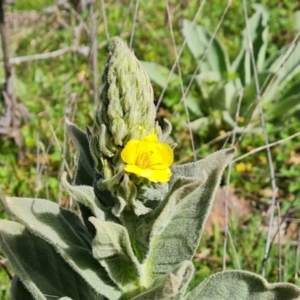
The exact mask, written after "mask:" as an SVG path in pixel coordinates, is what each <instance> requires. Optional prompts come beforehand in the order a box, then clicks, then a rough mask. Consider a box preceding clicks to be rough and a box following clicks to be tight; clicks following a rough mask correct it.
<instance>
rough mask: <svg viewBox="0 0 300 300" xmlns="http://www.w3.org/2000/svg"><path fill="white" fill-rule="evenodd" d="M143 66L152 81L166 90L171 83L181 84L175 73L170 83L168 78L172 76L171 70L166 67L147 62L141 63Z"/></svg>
mask: <svg viewBox="0 0 300 300" xmlns="http://www.w3.org/2000/svg"><path fill="white" fill-rule="evenodd" d="M141 64H142V66H143V68H144V69H145V71H146V72H147V73H148V75H149V77H150V79H151V81H152V82H154V83H155V84H157V85H158V86H160V87H161V88H165V87H166V86H167V85H169V84H170V83H176V84H179V83H180V77H179V76H178V75H177V74H175V73H174V72H173V74H172V75H171V77H170V79H169V81H168V77H169V76H170V72H171V70H170V69H168V68H167V67H164V66H162V65H160V64H158V63H155V62H147V61H141Z"/></svg>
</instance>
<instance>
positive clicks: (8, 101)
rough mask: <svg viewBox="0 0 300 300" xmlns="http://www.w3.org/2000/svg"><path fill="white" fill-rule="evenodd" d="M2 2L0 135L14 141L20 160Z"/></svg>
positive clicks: (0, 23) (17, 125) (0, 5)
mask: <svg viewBox="0 0 300 300" xmlns="http://www.w3.org/2000/svg"><path fill="white" fill-rule="evenodd" d="M3 2H4V0H0V35H1V41H2V53H3V63H4V72H5V83H4V90H3V91H2V97H1V98H2V102H3V105H4V115H3V116H2V118H1V120H0V134H5V135H7V136H9V137H11V138H13V139H14V140H15V143H16V144H17V145H18V146H19V149H20V152H19V154H20V157H19V158H21V157H22V148H23V140H22V136H21V133H20V130H19V120H18V118H17V114H16V110H17V101H16V97H15V94H14V90H13V79H14V78H13V68H12V65H11V63H10V61H9V49H8V39H7V32H6V28H5V17H4V8H3Z"/></svg>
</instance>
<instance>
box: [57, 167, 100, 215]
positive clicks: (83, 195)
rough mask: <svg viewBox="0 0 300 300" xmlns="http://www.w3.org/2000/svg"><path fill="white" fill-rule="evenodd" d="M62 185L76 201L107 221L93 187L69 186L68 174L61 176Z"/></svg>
mask: <svg viewBox="0 0 300 300" xmlns="http://www.w3.org/2000/svg"><path fill="white" fill-rule="evenodd" d="M61 183H62V186H63V187H64V189H65V190H66V191H67V192H68V194H69V195H70V196H71V197H72V198H73V199H74V200H76V201H77V202H79V203H81V204H82V205H84V206H86V207H88V208H89V209H90V210H91V212H92V213H93V215H94V216H95V217H97V218H99V219H101V220H105V213H104V212H103V211H102V210H101V208H100V207H99V205H98V199H97V198H96V196H95V193H94V188H93V187H91V186H88V185H71V184H69V183H68V181H67V173H66V172H64V173H63V174H62V176H61Z"/></svg>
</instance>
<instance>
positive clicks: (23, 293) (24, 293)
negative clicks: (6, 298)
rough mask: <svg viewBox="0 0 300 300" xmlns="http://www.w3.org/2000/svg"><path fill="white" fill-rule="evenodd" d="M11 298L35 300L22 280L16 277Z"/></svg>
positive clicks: (11, 288) (13, 299)
mask: <svg viewBox="0 0 300 300" xmlns="http://www.w3.org/2000/svg"><path fill="white" fill-rule="evenodd" d="M10 298H11V300H33V299H34V298H33V296H32V295H31V294H30V292H29V291H28V290H27V289H26V288H25V287H24V285H23V283H22V282H21V280H20V278H19V277H18V276H17V275H15V276H14V277H13V279H12V282H11V287H10Z"/></svg>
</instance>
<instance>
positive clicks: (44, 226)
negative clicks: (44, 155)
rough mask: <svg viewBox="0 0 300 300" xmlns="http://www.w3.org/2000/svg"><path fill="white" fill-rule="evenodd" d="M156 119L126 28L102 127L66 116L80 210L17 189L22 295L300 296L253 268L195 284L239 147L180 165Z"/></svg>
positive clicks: (8, 202) (5, 244) (6, 248)
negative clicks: (223, 182) (75, 155)
mask: <svg viewBox="0 0 300 300" xmlns="http://www.w3.org/2000/svg"><path fill="white" fill-rule="evenodd" d="M170 127H171V126H170V124H169V123H168V122H167V128H168V129H167V130H165V131H164V132H163V131H162V130H161V128H160V126H159V125H158V123H157V122H156V121H155V107H154V104H153V91H152V87H151V84H150V81H149V78H148V76H147V74H146V73H145V71H144V70H143V69H142V67H141V64H140V63H139V61H138V60H137V59H136V57H135V56H134V54H133V53H132V52H131V51H130V50H129V49H128V48H127V46H126V44H125V43H124V42H123V41H122V40H121V39H120V38H114V39H113V40H112V42H111V44H110V47H109V53H108V59H107V62H106V65H105V67H104V72H103V76H102V87H101V95H100V105H99V107H98V109H97V112H96V116H95V124H94V127H93V129H92V130H90V129H87V130H86V132H84V131H82V130H80V129H78V128H77V127H76V126H75V125H73V124H72V123H70V122H69V121H67V122H66V128H67V131H68V133H69V136H70V138H71V139H72V141H73V142H74V144H75V145H76V147H77V149H78V151H79V160H78V169H77V174H76V179H75V185H71V184H70V183H69V182H68V181H67V178H66V174H64V175H63V176H62V179H61V182H62V185H63V187H64V188H65V190H66V191H67V192H68V193H69V195H70V196H71V197H72V198H73V199H75V200H76V201H77V203H78V206H79V210H80V216H79V215H78V214H76V213H74V212H72V211H69V210H66V209H64V208H62V207H60V206H59V205H58V204H56V203H54V202H51V201H49V200H44V199H36V198H15V197H6V198H5V200H4V203H5V206H6V207H7V209H8V211H9V212H10V213H11V214H12V215H13V216H14V220H18V222H16V221H8V220H1V222H0V243H1V247H2V251H3V253H4V254H5V256H6V257H7V258H8V260H9V261H10V264H11V266H12V268H13V270H14V272H15V274H16V275H15V276H14V278H13V280H12V285H11V299H17V300H27V299H37V300H42V299H43V300H44V299H65V300H66V299H73V300H94V299H104V300H105V299H108V300H121V299H122V300H125V299H126V300H127V299H132V300H147V299H149V300H154V299H155V300H167V299H174V300H175V299H176V300H179V299H185V300H196V299H202V300H204V299H210V300H219V299H220V300H224V299H232V298H233V299H237V300H242V299H243V300H244V299H247V300H249V299H250V300H251V299H253V300H254V299H255V300H267V299H268V300H273V299H274V300H275V299H276V300H278V299H284V300H289V299H300V289H299V288H298V287H296V286H294V285H292V284H288V283H276V284H269V283H267V282H266V280H265V279H264V278H262V277H260V276H258V275H255V274H252V273H249V272H244V271H226V272H220V273H216V274H214V275H212V276H210V277H208V278H207V279H206V280H204V281H203V282H201V283H200V284H199V285H198V286H196V287H195V288H193V289H192V290H191V289H189V288H188V287H189V283H190V282H191V280H192V279H193V274H194V266H193V263H192V258H193V255H194V254H195V252H196V250H197V247H198V245H199V241H200V238H201V234H202V232H203V227H204V224H205V221H206V219H207V216H208V214H209V212H210V209H211V206H212V203H213V199H214V196H215V192H216V189H217V188H218V185H219V183H220V179H221V176H222V173H223V171H224V169H225V168H226V166H227V165H228V164H229V163H230V161H231V159H232V157H233V154H234V149H225V150H221V151H218V152H216V153H213V154H211V155H210V156H208V157H206V158H205V159H202V160H199V161H197V162H194V163H189V164H185V165H181V166H173V167H172V163H173V148H172V146H170V145H169V144H168V143H167V137H168V135H169V133H170V131H171V128H170Z"/></svg>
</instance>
